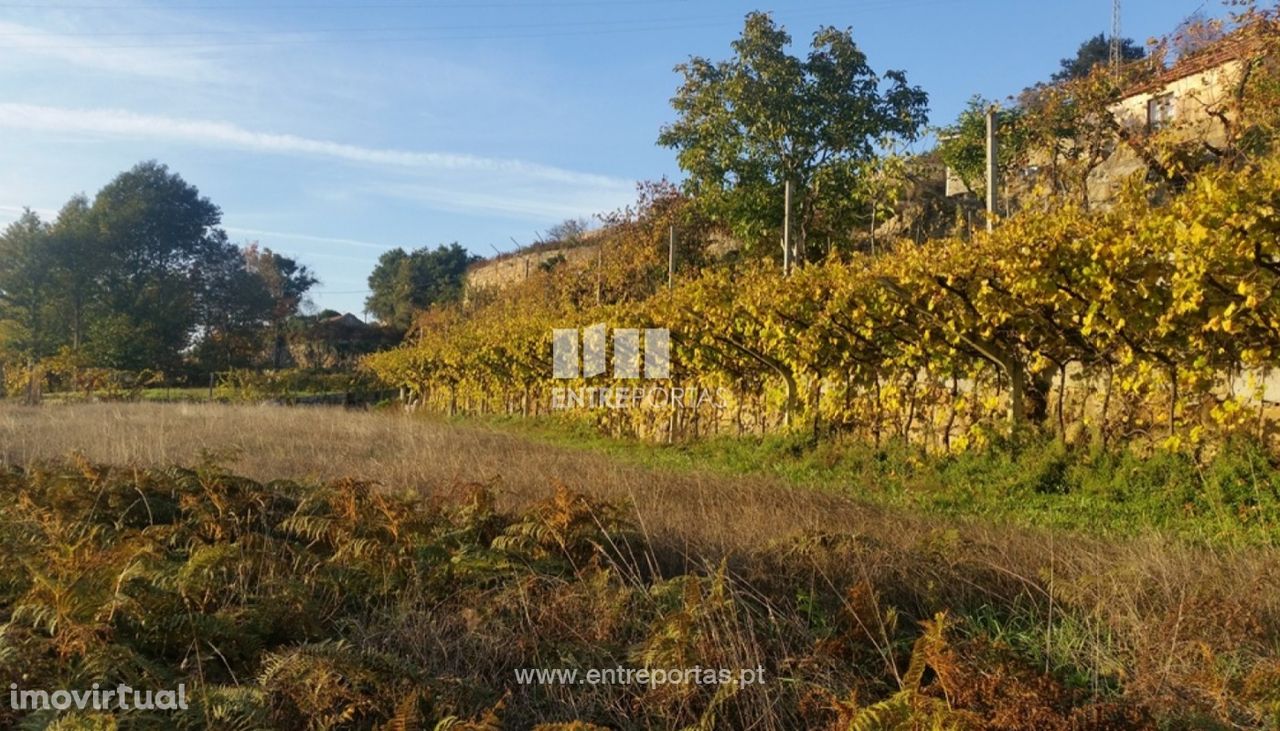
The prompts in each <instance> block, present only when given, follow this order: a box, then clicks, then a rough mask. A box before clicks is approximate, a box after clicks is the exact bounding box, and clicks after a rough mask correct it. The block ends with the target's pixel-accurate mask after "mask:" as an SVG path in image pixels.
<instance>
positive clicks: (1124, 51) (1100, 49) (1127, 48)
mask: <svg viewBox="0 0 1280 731" xmlns="http://www.w3.org/2000/svg"><path fill="white" fill-rule="evenodd" d="M1146 57H1147V52H1146V49H1144V48H1143V47H1142V44H1140V43H1138V42H1137V41H1135V40H1133V39H1132V38H1124V39H1121V41H1120V58H1121V60H1123V61H1141V60H1142V59H1144V58H1146ZM1110 60H1111V40H1110V39H1109V38H1107V36H1106V34H1105V33H1099V34H1098V35H1096V36H1094V37H1093V38H1090V39H1089V40H1087V41H1085V42H1084V43H1081V44H1080V48H1079V49H1077V50H1076V55H1075V56H1073V57H1071V58H1064V59H1062V61H1061V62H1060V66H1061V68H1060V69H1059V70H1058V72H1057V73H1055V74H1054V75H1053V80H1054V81H1067V80H1069V79H1079V78H1083V77H1085V76H1088V75H1089V72H1090V71H1092V70H1093V67H1094V66H1097V65H1098V64H1102V63H1108V62H1109V61H1110Z"/></svg>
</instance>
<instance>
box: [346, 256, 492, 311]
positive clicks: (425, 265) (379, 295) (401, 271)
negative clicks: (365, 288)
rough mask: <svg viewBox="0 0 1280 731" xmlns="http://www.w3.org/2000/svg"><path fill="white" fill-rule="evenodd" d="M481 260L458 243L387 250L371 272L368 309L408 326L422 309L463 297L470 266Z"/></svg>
mask: <svg viewBox="0 0 1280 731" xmlns="http://www.w3.org/2000/svg"><path fill="white" fill-rule="evenodd" d="M476 261H479V257H476V256H473V255H471V254H469V253H468V252H467V250H466V249H464V248H462V246H460V245H458V244H457V243H453V244H449V245H448V246H444V245H441V246H437V247H436V248H435V249H434V250H432V249H428V248H426V247H424V248H421V249H417V250H415V251H413V252H406V251H405V250H404V249H401V248H396V249H392V250H391V251H387V252H384V253H383V254H382V256H381V257H379V258H378V265H377V266H376V267H374V270H373V273H371V274H370V275H369V290H370V294H369V297H368V299H366V300H365V308H366V309H367V310H368V311H369V313H370V314H372V315H373V316H374V317H376V318H378V320H379V321H380V322H382V323H384V324H387V325H392V326H394V327H397V328H400V329H402V330H403V329H408V328H409V326H410V325H412V324H413V320H414V317H415V316H416V314H417V313H418V312H421V311H422V310H425V309H426V308H428V307H430V306H431V305H434V304H439V303H444V302H453V301H456V300H458V299H460V298H461V297H462V290H463V286H464V284H465V282H466V274H467V268H468V267H470V266H471V265H472V264H473V263H475V262H476Z"/></svg>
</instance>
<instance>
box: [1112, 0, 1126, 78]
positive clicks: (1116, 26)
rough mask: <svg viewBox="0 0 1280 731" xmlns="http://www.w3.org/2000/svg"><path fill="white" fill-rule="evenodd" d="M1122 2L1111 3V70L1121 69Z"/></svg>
mask: <svg viewBox="0 0 1280 731" xmlns="http://www.w3.org/2000/svg"><path fill="white" fill-rule="evenodd" d="M1120 19H1121V16H1120V0H1112V3H1111V70H1112V71H1115V70H1117V69H1119V68H1120V61H1121V60H1122V56H1123V51H1124V46H1123V44H1122V41H1121V40H1120Z"/></svg>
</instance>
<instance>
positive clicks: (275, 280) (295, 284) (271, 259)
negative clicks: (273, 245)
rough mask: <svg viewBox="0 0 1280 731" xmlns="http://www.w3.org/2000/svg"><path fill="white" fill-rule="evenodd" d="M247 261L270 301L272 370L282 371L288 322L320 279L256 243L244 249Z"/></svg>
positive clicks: (268, 318) (247, 266)
mask: <svg viewBox="0 0 1280 731" xmlns="http://www.w3.org/2000/svg"><path fill="white" fill-rule="evenodd" d="M244 259H245V267H246V268H247V269H248V270H249V271H250V272H252V273H253V274H254V275H255V276H256V277H257V279H258V281H259V282H260V283H261V284H262V286H263V287H265V289H266V291H267V294H268V297H269V300H270V307H269V308H268V310H267V313H268V315H267V320H268V321H269V322H270V332H271V337H272V348H271V350H272V353H271V362H272V366H273V367H275V368H280V367H282V366H283V365H284V359H285V352H286V350H287V346H286V334H287V333H286V330H287V327H288V324H289V320H290V318H292V317H294V316H295V315H297V314H298V310H299V308H300V307H301V306H302V305H303V303H304V302H305V301H306V295H307V292H308V291H310V290H311V288H312V287H314V286H315V285H316V284H317V283H318V282H319V281H320V280H318V279H316V277H315V276H314V275H313V274H312V273H311V270H310V269H308V268H307V267H305V266H302V265H300V264H298V262H296V261H294V260H293V259H290V258H289V257H286V256H281V255H280V254H277V253H275V252H274V251H272V250H271V249H264V248H260V247H259V246H258V244H256V243H253V244H250V245H249V246H248V247H246V248H245V250H244Z"/></svg>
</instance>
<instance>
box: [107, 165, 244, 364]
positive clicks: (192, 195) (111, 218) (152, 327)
mask: <svg viewBox="0 0 1280 731" xmlns="http://www.w3.org/2000/svg"><path fill="white" fill-rule="evenodd" d="M89 215H90V216H91V217H92V219H93V224H94V230H95V232H96V237H97V242H98V247H99V248H100V249H101V251H102V254H103V257H104V262H103V269H102V271H101V273H100V280H99V281H100V282H101V285H102V295H103V299H104V301H103V305H104V307H105V314H104V315H103V317H102V318H101V319H100V321H98V322H95V323H93V325H91V327H90V330H96V337H92V336H93V335H95V333H93V332H91V333H90V335H91V338H90V340H91V342H90V346H91V349H92V354H93V356H94V358H93V359H94V360H95V361H96V362H98V363H99V364H101V365H106V366H111V367H116V368H125V369H129V370H141V369H143V368H160V369H167V368H171V367H174V366H177V365H178V364H180V362H181V359H182V351H183V350H184V349H185V348H186V347H187V346H188V345H189V343H190V341H191V335H192V334H193V332H194V331H195V328H196V325H197V319H198V318H197V316H196V313H197V309H196V292H197V291H198V281H197V274H198V271H199V269H200V268H201V267H202V266H203V265H204V264H205V263H206V262H207V261H208V260H209V259H210V257H213V256H216V255H217V254H218V253H219V251H220V247H221V246H222V245H223V244H224V242H225V237H226V235H225V234H224V233H222V231H221V230H220V229H218V225H219V224H220V223H221V221H222V212H221V211H220V210H219V209H218V207H217V206H215V205H214V204H213V203H212V202H210V201H209V199H208V198H205V197H202V196H201V195H200V191H199V190H197V189H196V188H195V186H193V185H190V184H188V183H187V182H186V181H185V180H183V179H182V177H181V176H180V175H178V174H177V173H172V172H170V171H169V168H168V167H166V166H164V165H161V164H160V163H157V162H154V161H151V162H144V163H140V164H138V165H137V166H135V167H134V168H133V169H132V170H129V171H128V172H125V173H122V174H121V175H119V176H117V177H116V179H115V180H113V181H111V182H110V183H108V184H107V186H106V187H104V188H103V189H102V190H101V191H100V192H99V193H98V195H97V197H96V198H95V199H94V202H93V206H92V208H91V209H90V213H89Z"/></svg>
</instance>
